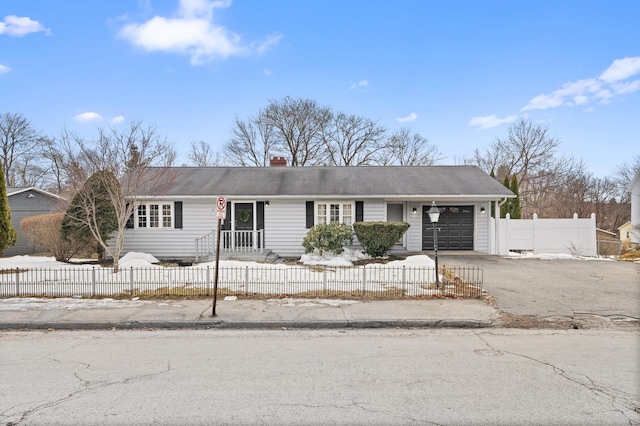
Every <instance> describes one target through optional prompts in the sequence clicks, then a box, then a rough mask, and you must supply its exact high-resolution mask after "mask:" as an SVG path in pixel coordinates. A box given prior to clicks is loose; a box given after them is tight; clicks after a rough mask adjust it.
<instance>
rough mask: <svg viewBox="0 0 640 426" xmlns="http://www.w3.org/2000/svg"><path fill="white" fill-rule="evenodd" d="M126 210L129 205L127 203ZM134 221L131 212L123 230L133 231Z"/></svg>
mask: <svg viewBox="0 0 640 426" xmlns="http://www.w3.org/2000/svg"><path fill="white" fill-rule="evenodd" d="M127 208H129V203H127ZM134 221H135V219H134V218H133V212H131V215H130V216H129V219H127V224H126V225H125V226H124V227H125V229H133V224H134Z"/></svg>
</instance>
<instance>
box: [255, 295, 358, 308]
mask: <svg viewBox="0 0 640 426" xmlns="http://www.w3.org/2000/svg"><path fill="white" fill-rule="evenodd" d="M267 303H269V304H272V305H277V306H284V307H287V308H292V307H295V306H307V307H310V306H324V305H328V306H332V307H340V306H348V305H353V304H355V303H360V302H359V301H358V300H340V299H294V298H290V297H286V298H284V299H268V300H267Z"/></svg>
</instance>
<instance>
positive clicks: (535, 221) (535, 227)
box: [533, 213, 538, 254]
mask: <svg viewBox="0 0 640 426" xmlns="http://www.w3.org/2000/svg"><path fill="white" fill-rule="evenodd" d="M537 234H538V213H534V214H533V254H538V238H536V236H537Z"/></svg>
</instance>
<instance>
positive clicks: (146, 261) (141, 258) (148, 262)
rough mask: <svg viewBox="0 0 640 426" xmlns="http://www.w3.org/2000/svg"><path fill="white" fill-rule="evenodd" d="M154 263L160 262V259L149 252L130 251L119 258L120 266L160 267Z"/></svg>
mask: <svg viewBox="0 0 640 426" xmlns="http://www.w3.org/2000/svg"><path fill="white" fill-rule="evenodd" d="M155 263H160V261H159V260H158V259H156V258H155V257H154V256H152V255H150V254H149V253H138V252H134V251H130V252H129V253H127V254H125V255H124V256H122V257H121V258H120V267H121V268H149V267H154V266H156V267H158V268H161V266H159V265H154V264H155Z"/></svg>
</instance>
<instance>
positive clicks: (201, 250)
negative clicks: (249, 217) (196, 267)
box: [196, 229, 264, 261]
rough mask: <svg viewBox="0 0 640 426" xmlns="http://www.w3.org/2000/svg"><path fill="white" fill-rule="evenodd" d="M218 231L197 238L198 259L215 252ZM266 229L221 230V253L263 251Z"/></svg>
mask: <svg viewBox="0 0 640 426" xmlns="http://www.w3.org/2000/svg"><path fill="white" fill-rule="evenodd" d="M216 234H217V231H211V232H209V233H208V234H206V235H203V236H202V237H200V238H196V261H198V260H201V259H202V258H206V257H209V256H211V255H213V254H215V250H216ZM263 252H264V230H263V229H260V230H257V231H220V253H263Z"/></svg>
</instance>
